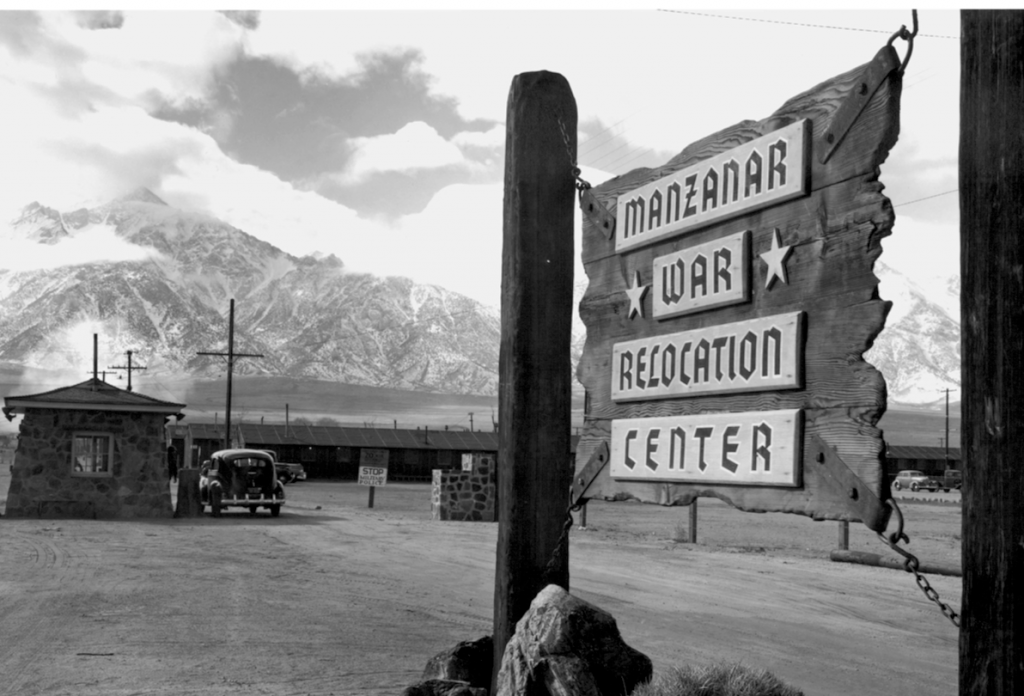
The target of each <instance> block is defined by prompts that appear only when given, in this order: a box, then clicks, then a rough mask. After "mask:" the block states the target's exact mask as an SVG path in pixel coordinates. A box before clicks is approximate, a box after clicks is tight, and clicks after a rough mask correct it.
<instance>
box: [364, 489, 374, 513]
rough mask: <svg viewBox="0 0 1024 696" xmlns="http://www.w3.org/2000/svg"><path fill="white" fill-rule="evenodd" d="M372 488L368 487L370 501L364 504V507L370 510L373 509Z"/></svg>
mask: <svg viewBox="0 0 1024 696" xmlns="http://www.w3.org/2000/svg"><path fill="white" fill-rule="evenodd" d="M374 488H375V486H370V501H369V502H368V503H367V504H366V507H368V508H372V507H373V489H374Z"/></svg>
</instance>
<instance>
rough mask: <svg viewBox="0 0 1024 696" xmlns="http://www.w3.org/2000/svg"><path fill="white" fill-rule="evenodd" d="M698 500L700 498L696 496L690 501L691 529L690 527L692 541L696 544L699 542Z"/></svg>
mask: <svg viewBox="0 0 1024 696" xmlns="http://www.w3.org/2000/svg"><path fill="white" fill-rule="evenodd" d="M697 500H699V499H698V498H694V499H693V502H691V503H690V529H689V534H690V543H691V544H696V543H697Z"/></svg>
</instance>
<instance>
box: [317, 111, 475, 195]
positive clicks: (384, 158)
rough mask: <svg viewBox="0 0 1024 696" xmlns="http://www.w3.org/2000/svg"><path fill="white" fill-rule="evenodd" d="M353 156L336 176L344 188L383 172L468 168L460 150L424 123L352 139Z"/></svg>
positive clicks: (408, 124) (420, 122)
mask: <svg viewBox="0 0 1024 696" xmlns="http://www.w3.org/2000/svg"><path fill="white" fill-rule="evenodd" d="M348 144H349V145H350V146H351V147H352V148H353V151H352V155H351V156H350V157H349V159H348V161H347V162H346V163H345V169H344V170H343V171H341V172H340V173H339V174H337V175H336V177H335V178H336V179H337V180H338V181H339V182H340V183H342V184H352V183H357V182H360V181H365V180H366V179H368V178H370V177H371V176H373V175H374V174H379V173H382V172H413V171H416V170H423V169H437V168H440V167H449V166H453V165H467V162H466V160H465V159H464V158H463V156H462V151H461V150H459V148H458V147H456V146H455V145H453V144H451V143H450V142H448V141H447V140H445V139H444V138H442V137H441V136H440V135H439V134H438V132H437V131H436V130H434V129H433V128H431V127H430V126H428V125H427V124H426V123H423V122H422V121H413V122H412V123H407V124H406V125H404V126H402V127H401V128H400V129H399V130H398V131H397V132H396V133H391V134H388V135H378V136H373V137H370V138H352V139H351V140H349V141H348Z"/></svg>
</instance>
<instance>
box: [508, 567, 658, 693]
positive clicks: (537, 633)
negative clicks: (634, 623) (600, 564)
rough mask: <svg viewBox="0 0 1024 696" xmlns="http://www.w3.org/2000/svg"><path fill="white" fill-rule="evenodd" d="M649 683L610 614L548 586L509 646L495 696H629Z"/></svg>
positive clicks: (643, 662)
mask: <svg viewBox="0 0 1024 696" xmlns="http://www.w3.org/2000/svg"><path fill="white" fill-rule="evenodd" d="M650 678H651V660H650V658H648V657H647V656H646V655H644V654H643V653H641V652H639V651H637V650H634V649H633V648H631V647H630V646H628V645H626V643H625V642H624V641H623V640H622V636H621V635H620V634H619V628H618V625H617V624H616V623H615V619H614V618H613V617H612V615H611V614H609V613H608V612H606V611H603V610H602V609H599V608H597V607H595V606H594V605H592V604H589V603H588V602H585V601H583V600H582V599H579V598H577V597H573V596H572V595H571V594H569V593H568V592H566V591H565V590H564V589H562V588H561V587H559V586H557V585H548V586H547V587H545V588H544V589H543V590H541V592H540V594H538V595H537V596H536V597H535V598H534V600H533V602H532V603H531V604H530V609H529V610H528V611H527V612H526V614H524V615H523V618H521V619H520V620H519V622H518V623H517V624H516V632H515V635H514V636H512V639H511V640H510V641H509V642H508V645H507V646H506V647H505V654H504V656H503V657H502V661H501V668H500V670H499V671H498V684H497V687H498V688H497V693H496V694H495V696H544V695H547V694H550V695H551V696H625V695H626V694H629V693H630V692H632V691H633V688H634V687H635V686H636V685H637V684H640V683H641V682H644V681H647V680H649V679H650Z"/></svg>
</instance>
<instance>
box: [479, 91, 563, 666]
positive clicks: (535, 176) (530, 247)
mask: <svg viewBox="0 0 1024 696" xmlns="http://www.w3.org/2000/svg"><path fill="white" fill-rule="evenodd" d="M559 122H561V126H560V125H559ZM563 133H564V134H565V135H564V136H563ZM566 140H568V143H569V145H568V147H567V145H566ZM570 150H571V151H570ZM575 159H576V101H575V99H574V98H573V96H572V90H571V89H570V88H569V83H568V82H567V81H566V79H565V78H564V77H562V76H561V75H558V74H556V73H551V72H543V71H542V72H533V73H523V74H521V75H517V76H516V77H515V78H514V79H513V80H512V87H511V89H510V90H509V96H508V111H507V116H506V136H505V212H504V242H503V249H502V268H501V354H500V368H499V369H500V375H501V377H500V386H499V394H498V401H499V409H500V412H499V419H500V422H501V428H500V432H499V435H498V466H499V471H498V485H499V496H498V498H499V500H501V519H500V520H499V524H498V554H497V567H496V572H495V583H494V584H495V591H494V656H495V660H494V673H495V675H496V674H497V672H498V668H499V667H500V666H501V657H502V654H503V653H504V650H505V644H506V643H507V642H508V640H509V638H511V636H512V634H513V633H514V632H515V625H516V621H518V620H519V619H520V618H521V617H522V615H523V614H524V613H526V610H527V609H528V608H529V606H530V602H531V601H532V600H533V598H534V597H535V596H536V595H537V593H538V592H540V590H542V589H543V588H544V587H545V586H546V585H547V584H549V583H555V584H558V585H561V586H562V587H564V588H565V589H567V590H568V589H569V552H568V548H569V547H568V542H566V543H565V544H564V545H563V547H562V550H563V552H562V553H561V554H560V557H559V558H558V560H557V562H556V566H555V568H554V572H553V573H552V574H550V575H547V574H546V573H545V567H546V566H547V564H548V561H549V559H550V558H551V557H552V554H553V552H554V551H555V547H556V545H557V543H558V539H559V536H560V535H561V532H562V525H563V522H564V521H565V519H566V517H565V515H566V507H567V505H568V502H569V487H570V482H571V477H572V471H571V469H570V468H569V466H568V465H567V463H566V460H567V459H568V457H569V435H570V427H571V426H570V380H571V377H572V373H571V367H570V362H569V348H570V324H571V320H572V311H573V307H572V272H573V215H574V208H575V187H574V181H575V180H574V176H573V172H572V166H573V165H572V163H573V162H575Z"/></svg>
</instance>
